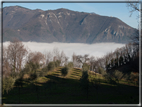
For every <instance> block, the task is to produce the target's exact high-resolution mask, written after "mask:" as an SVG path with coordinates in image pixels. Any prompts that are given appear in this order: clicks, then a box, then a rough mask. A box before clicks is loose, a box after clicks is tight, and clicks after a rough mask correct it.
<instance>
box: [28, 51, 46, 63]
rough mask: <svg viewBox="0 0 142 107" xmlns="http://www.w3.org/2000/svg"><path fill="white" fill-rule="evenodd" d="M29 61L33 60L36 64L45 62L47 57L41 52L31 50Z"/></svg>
mask: <svg viewBox="0 0 142 107" xmlns="http://www.w3.org/2000/svg"><path fill="white" fill-rule="evenodd" d="M28 62H33V63H34V64H36V63H37V64H39V65H40V64H41V65H44V64H45V57H44V55H43V54H42V53H41V52H31V53H29V56H28Z"/></svg>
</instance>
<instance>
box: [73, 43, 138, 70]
mask: <svg viewBox="0 0 142 107" xmlns="http://www.w3.org/2000/svg"><path fill="white" fill-rule="evenodd" d="M73 63H74V66H75V67H81V66H82V65H83V63H87V64H88V65H90V70H91V71H96V72H98V71H99V68H103V69H104V70H106V71H109V70H111V69H113V68H118V67H120V66H123V65H126V64H128V63H129V64H131V66H132V67H133V70H134V71H135V72H138V70H139V67H138V66H139V47H138V46H137V45H133V44H130V43H129V44H126V45H125V46H124V47H121V48H117V49H116V50H115V51H114V52H110V53H108V54H106V55H105V56H104V57H101V58H96V57H94V56H91V57H89V55H87V54H86V55H84V56H81V55H75V54H74V55H73Z"/></svg>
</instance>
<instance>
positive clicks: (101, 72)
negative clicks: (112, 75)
mask: <svg viewBox="0 0 142 107" xmlns="http://www.w3.org/2000/svg"><path fill="white" fill-rule="evenodd" d="M98 72H99V73H100V74H102V76H105V75H106V74H107V73H106V71H105V70H104V69H103V68H101V67H99V68H98Z"/></svg>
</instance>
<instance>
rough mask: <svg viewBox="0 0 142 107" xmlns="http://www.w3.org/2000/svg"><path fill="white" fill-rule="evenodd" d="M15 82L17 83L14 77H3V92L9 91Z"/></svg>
mask: <svg viewBox="0 0 142 107" xmlns="http://www.w3.org/2000/svg"><path fill="white" fill-rule="evenodd" d="M14 83H15V79H14V78H12V77H6V78H3V84H2V85H3V94H4V91H6V92H7V93H8V91H9V90H11V89H12V88H13V86H14Z"/></svg>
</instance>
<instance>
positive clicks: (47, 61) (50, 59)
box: [44, 52, 53, 66]
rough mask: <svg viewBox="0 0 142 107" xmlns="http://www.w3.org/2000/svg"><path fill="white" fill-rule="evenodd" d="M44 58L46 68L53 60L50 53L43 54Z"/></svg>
mask: <svg viewBox="0 0 142 107" xmlns="http://www.w3.org/2000/svg"><path fill="white" fill-rule="evenodd" d="M44 56H45V60H46V64H45V65H46V66H47V65H48V64H49V62H51V61H52V59H53V55H52V53H51V52H46V53H45V54H44Z"/></svg>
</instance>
